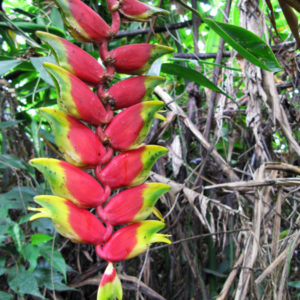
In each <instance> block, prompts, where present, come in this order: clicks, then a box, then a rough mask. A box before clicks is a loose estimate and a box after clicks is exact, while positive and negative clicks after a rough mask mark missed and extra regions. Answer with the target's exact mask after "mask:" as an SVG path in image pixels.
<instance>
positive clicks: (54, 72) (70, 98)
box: [44, 63, 113, 125]
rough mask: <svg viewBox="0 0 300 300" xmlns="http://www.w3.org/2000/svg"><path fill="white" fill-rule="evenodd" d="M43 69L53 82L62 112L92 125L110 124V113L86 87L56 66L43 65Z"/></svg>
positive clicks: (111, 115)
mask: <svg viewBox="0 0 300 300" xmlns="http://www.w3.org/2000/svg"><path fill="white" fill-rule="evenodd" d="M44 67H45V69H46V70H47V71H48V73H49V74H50V76H51V77H52V79H53V81H54V84H55V86H56V89H57V95H58V105H59V106H60V108H61V109H62V110H63V111H64V112H66V113H68V114H70V115H72V116H74V117H75V118H77V119H80V120H83V121H86V122H89V123H91V124H93V125H99V124H106V123H109V122H110V120H111V119H112V117H113V113H112V111H110V110H109V109H108V110H107V111H106V110H105V108H104V106H103V104H102V102H101V101H100V99H99V98H98V97H97V96H96V95H95V94H94V93H93V92H92V91H91V89H90V88H89V86H88V85H86V84H85V83H84V82H83V81H81V80H80V79H79V78H78V77H76V76H74V75H73V74H72V73H70V72H68V71H66V70H65V69H63V68H61V67H59V66H57V65H54V64H51V63H44Z"/></svg>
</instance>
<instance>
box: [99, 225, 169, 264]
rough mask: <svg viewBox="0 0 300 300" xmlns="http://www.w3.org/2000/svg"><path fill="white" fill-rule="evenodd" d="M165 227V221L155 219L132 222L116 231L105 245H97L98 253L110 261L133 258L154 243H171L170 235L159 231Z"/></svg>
mask: <svg viewBox="0 0 300 300" xmlns="http://www.w3.org/2000/svg"><path fill="white" fill-rule="evenodd" d="M164 227H165V224H164V223H162V222H160V221H153V220H148V221H142V222H138V223H133V224H130V225H128V226H125V227H123V228H121V229H119V230H118V231H116V232H115V233H114V234H113V235H112V236H111V237H110V238H109V240H108V241H107V242H106V243H105V244H104V245H103V247H101V246H100V245H97V246H96V253H97V255H98V256H100V257H101V258H103V259H105V260H107V261H109V262H115V261H120V260H125V259H130V258H133V257H135V256H137V255H139V254H141V253H143V252H144V251H146V250H147V248H149V247H150V245H151V244H153V243H159V242H162V243H167V244H171V241H170V240H169V239H168V238H167V237H168V235H166V234H159V233H157V232H158V231H159V230H161V229H163V228H164Z"/></svg>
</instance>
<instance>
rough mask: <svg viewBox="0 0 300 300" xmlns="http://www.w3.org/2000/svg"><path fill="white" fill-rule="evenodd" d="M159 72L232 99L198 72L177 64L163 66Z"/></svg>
mask: <svg viewBox="0 0 300 300" xmlns="http://www.w3.org/2000/svg"><path fill="white" fill-rule="evenodd" d="M161 71H162V72H164V73H168V74H172V75H177V76H180V77H184V78H185V79H187V80H189V81H193V82H195V83H197V84H198V85H201V86H205V87H207V88H209V89H211V90H213V91H216V92H219V93H222V94H223V95H225V96H226V97H228V98H230V99H232V98H231V97H230V96H229V95H227V94H226V93H225V92H224V91H223V90H222V89H220V88H219V87H218V86H216V85H215V84H214V83H213V82H212V81H210V80H209V79H208V78H207V77H205V76H204V75H203V74H201V73H200V72H198V71H196V70H193V69H191V68H186V67H182V66H180V65H177V64H163V65H162V68H161Z"/></svg>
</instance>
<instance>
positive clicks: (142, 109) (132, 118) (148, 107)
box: [98, 101, 164, 151]
mask: <svg viewBox="0 0 300 300" xmlns="http://www.w3.org/2000/svg"><path fill="white" fill-rule="evenodd" d="M163 106H164V103H163V102H161V101H147V102H143V103H138V104H136V105H133V106H131V107H128V108H126V109H125V110H123V111H122V112H121V113H119V114H117V115H116V116H115V117H114V118H113V119H112V121H111V123H110V124H109V125H108V126H107V127H106V129H105V130H104V132H103V133H102V132H101V130H98V133H99V135H100V137H101V138H102V141H103V142H105V143H107V144H109V145H110V146H111V147H112V148H113V149H115V150H120V151H123V150H129V149H133V148H137V147H138V146H140V145H141V143H142V142H143V141H144V139H145V137H146V136H147V134H148V131H149V129H150V126H151V124H152V121H153V119H154V116H155V114H156V112H157V111H159V110H160V109H161V108H162V107H163Z"/></svg>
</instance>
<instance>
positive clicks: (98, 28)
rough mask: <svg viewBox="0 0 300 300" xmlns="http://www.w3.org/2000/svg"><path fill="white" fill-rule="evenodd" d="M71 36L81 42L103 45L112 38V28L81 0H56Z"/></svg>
mask: <svg viewBox="0 0 300 300" xmlns="http://www.w3.org/2000/svg"><path fill="white" fill-rule="evenodd" d="M55 3H56V4H57V6H58V7H59V9H60V11H61V14H62V16H63V19H64V23H65V25H66V26H67V27H68V30H69V32H70V33H71V35H72V36H73V37H74V38H75V39H77V40H78V41H81V42H94V43H96V44H98V43H101V42H102V41H103V40H105V39H110V38H111V37H112V32H111V29H110V27H109V26H108V25H107V24H106V22H105V21H104V20H103V19H102V18H101V17H100V16H99V15H98V14H97V13H96V12H95V11H93V10H92V9H91V8H90V7H88V6H87V5H86V4H85V3H83V2H82V1H80V0H55Z"/></svg>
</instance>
